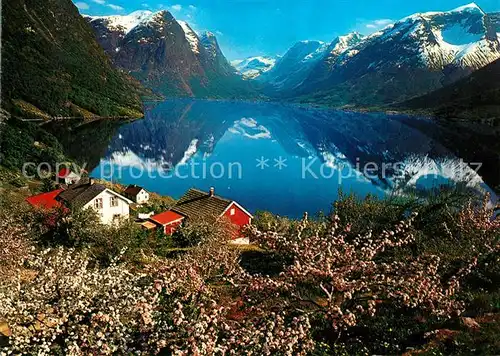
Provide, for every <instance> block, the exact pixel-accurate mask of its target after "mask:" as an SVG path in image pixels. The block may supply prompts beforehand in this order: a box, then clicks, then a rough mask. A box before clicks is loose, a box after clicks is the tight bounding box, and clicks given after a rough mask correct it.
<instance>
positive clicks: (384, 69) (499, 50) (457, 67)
mask: <svg viewBox="0 0 500 356" xmlns="http://www.w3.org/2000/svg"><path fill="white" fill-rule="evenodd" d="M499 57H500V42H499V40H498V35H497V33H496V31H495V26H494V24H493V21H492V20H491V18H490V17H489V16H488V15H487V14H485V13H484V12H483V11H482V10H481V9H480V8H479V7H478V6H477V5H475V4H470V5H466V6H463V7H460V8H457V9H455V10H452V11H448V12H429V13H422V14H415V15H412V16H409V17H406V18H404V19H402V20H400V21H398V22H396V23H395V24H393V25H390V26H388V27H386V28H385V29H383V30H381V31H379V32H377V33H374V34H372V35H370V36H368V37H366V38H364V39H362V40H358V41H355V42H354V43H353V44H352V45H350V46H349V47H347V48H345V47H344V48H342V50H341V51H329V53H328V54H327V55H325V56H324V57H323V58H322V59H321V60H320V61H318V62H317V63H316V64H315V65H314V67H313V68H312V69H311V70H310V71H309V74H308V77H307V78H306V79H305V80H304V81H303V82H302V83H301V84H300V86H298V87H297V88H294V90H293V92H292V93H291V96H300V95H306V97H303V98H302V99H303V100H305V101H309V102H311V101H312V102H318V103H321V104H329V105H335V106H341V105H346V104H353V105H363V106H367V105H368V106H369V105H379V104H385V103H391V102H396V101H401V100H405V99H408V98H410V97H412V96H416V95H421V94H424V93H426V92H429V91H431V90H434V89H437V88H440V87H442V86H444V85H446V84H449V83H452V82H453V81H455V80H458V79H460V78H463V77H464V76H467V75H468V74H470V73H472V72H473V71H474V70H477V69H479V68H481V67H483V66H485V65H487V64H488V63H491V62H492V61H494V60H495V59H497V58H499ZM289 96H290V95H289Z"/></svg>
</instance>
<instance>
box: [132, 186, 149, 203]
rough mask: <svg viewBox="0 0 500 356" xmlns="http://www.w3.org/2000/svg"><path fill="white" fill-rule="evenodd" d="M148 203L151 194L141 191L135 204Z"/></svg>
mask: <svg viewBox="0 0 500 356" xmlns="http://www.w3.org/2000/svg"><path fill="white" fill-rule="evenodd" d="M148 201H149V193H148V192H146V191H145V190H144V189H143V190H141V191H140V192H139V193H138V194H137V196H136V197H135V202H136V203H137V204H143V203H147V202H148Z"/></svg>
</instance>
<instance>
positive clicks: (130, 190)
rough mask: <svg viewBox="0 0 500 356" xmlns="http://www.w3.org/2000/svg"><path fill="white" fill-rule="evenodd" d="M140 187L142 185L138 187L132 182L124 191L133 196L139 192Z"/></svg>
mask: <svg viewBox="0 0 500 356" xmlns="http://www.w3.org/2000/svg"><path fill="white" fill-rule="evenodd" d="M142 189H143V188H142V187H139V186H138V185H135V184H132V185H129V186H128V187H127V189H125V191H124V193H125V194H127V195H130V196H134V197H135V196H136V195H137V194H139V192H140V191H141V190H142Z"/></svg>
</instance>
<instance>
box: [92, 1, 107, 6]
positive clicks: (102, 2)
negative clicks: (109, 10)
mask: <svg viewBox="0 0 500 356" xmlns="http://www.w3.org/2000/svg"><path fill="white" fill-rule="evenodd" d="M92 1H93V2H95V3H96V4H99V5H104V4H105V3H106V1H104V0H92Z"/></svg>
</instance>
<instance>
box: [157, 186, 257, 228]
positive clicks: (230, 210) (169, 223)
mask: <svg viewBox="0 0 500 356" xmlns="http://www.w3.org/2000/svg"><path fill="white" fill-rule="evenodd" d="M222 217H226V218H227V219H228V220H229V221H230V222H232V223H233V224H234V225H236V226H237V227H238V229H239V230H241V228H243V227H244V226H246V225H248V224H250V223H251V222H252V218H253V216H252V214H250V213H249V212H248V211H247V210H246V209H245V208H243V207H242V206H241V205H240V204H238V203H237V202H235V201H234V200H229V199H225V198H222V197H219V196H217V195H215V192H214V188H210V191H209V192H208V193H207V192H204V191H201V190H198V189H194V188H191V189H189V190H188V191H187V192H186V194H184V196H183V197H182V198H180V199H179V201H178V202H177V203H176V204H175V205H174V206H173V207H172V208H171V209H170V210H169V211H166V212H164V213H161V214H158V215H155V216H153V217H151V218H150V220H151V221H152V222H153V223H155V224H156V225H157V226H162V227H163V228H164V229H165V233H166V234H172V233H173V232H174V231H175V229H176V228H177V227H178V226H179V225H180V224H181V223H182V221H184V220H186V219H191V220H197V219H200V220H203V221H210V220H211V219H214V218H215V219H219V218H222ZM235 237H238V236H235Z"/></svg>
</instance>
